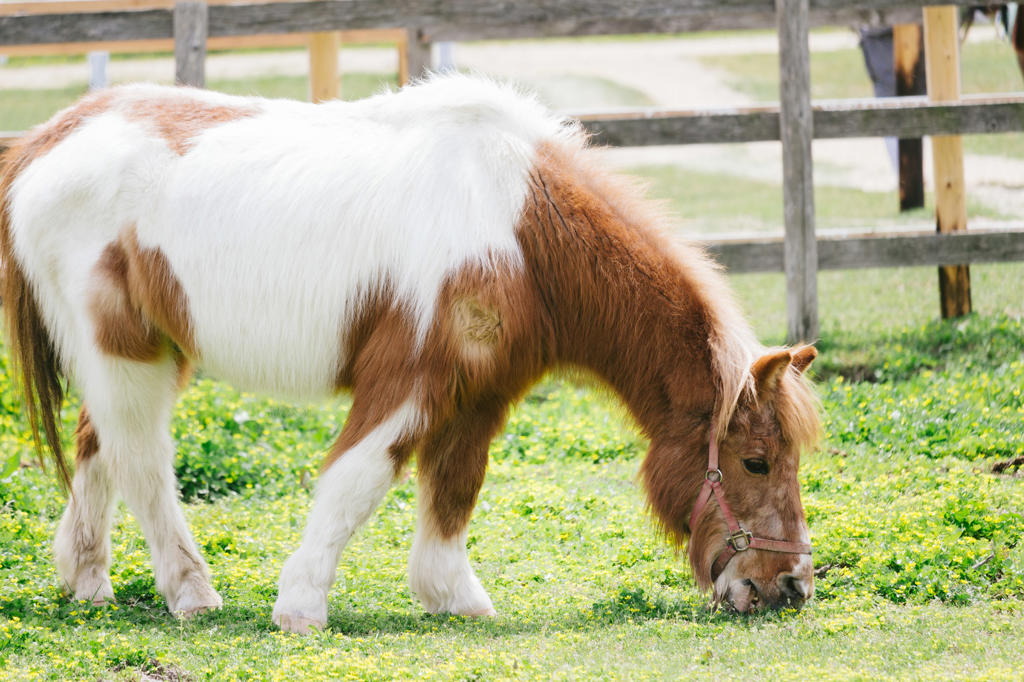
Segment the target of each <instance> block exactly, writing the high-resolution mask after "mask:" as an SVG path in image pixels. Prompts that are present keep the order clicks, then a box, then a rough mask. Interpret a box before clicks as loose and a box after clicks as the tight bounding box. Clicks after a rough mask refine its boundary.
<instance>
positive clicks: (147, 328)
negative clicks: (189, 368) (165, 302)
mask: <svg viewBox="0 0 1024 682" xmlns="http://www.w3.org/2000/svg"><path fill="white" fill-rule="evenodd" d="M129 267H130V262H129V260H128V254H127V253H126V252H125V249H124V246H123V245H122V244H121V242H119V241H118V242H113V243H111V244H108V245H107V248H106V249H104V250H103V254H102V255H101V256H100V259H99V261H98V262H97V263H96V266H95V268H94V269H93V285H92V286H93V290H92V295H91V297H90V301H89V312H90V313H91V315H92V318H93V322H94V324H95V326H96V345H97V346H99V349H100V350H101V351H103V352H104V353H106V354H107V355H115V356H117V357H122V358H126V359H128V360H136V361H138V362H153V361H154V360H156V359H157V358H159V357H160V355H161V354H162V353H163V351H164V350H165V341H164V338H165V337H164V335H163V334H161V333H160V330H159V329H157V328H156V327H155V326H153V324H152V323H151V322H150V321H149V320H148V319H147V318H145V317H144V316H143V315H142V311H141V310H140V309H139V307H138V305H136V304H134V303H133V302H132V299H131V287H130V286H129V283H128V272H129Z"/></svg>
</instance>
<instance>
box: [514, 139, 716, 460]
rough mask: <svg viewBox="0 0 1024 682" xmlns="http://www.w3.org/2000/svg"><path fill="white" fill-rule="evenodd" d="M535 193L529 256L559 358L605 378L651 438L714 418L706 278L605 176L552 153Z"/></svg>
mask: <svg viewBox="0 0 1024 682" xmlns="http://www.w3.org/2000/svg"><path fill="white" fill-rule="evenodd" d="M604 183H607V186H605V184H604ZM531 189H532V193H531V199H530V201H529V202H528V206H527V210H526V212H525V214H524V221H527V222H528V223H529V224H528V225H526V226H525V227H526V230H524V232H527V233H529V234H528V235H527V236H524V239H523V241H524V251H525V252H526V256H527V259H528V262H529V266H530V268H531V269H532V270H533V271H534V278H535V282H536V284H537V288H538V290H539V291H540V294H541V297H542V299H543V300H542V303H543V308H544V309H545V310H546V313H547V317H548V320H549V325H550V330H551V331H550V333H551V336H552V339H551V342H552V355H553V359H554V360H555V361H556V362H559V363H565V364H570V365H574V366H579V367H583V368H585V369H587V370H590V371H592V372H593V373H595V374H597V375H598V376H599V377H601V378H602V379H604V380H605V381H606V382H607V383H608V384H610V385H611V387H612V388H614V390H615V391H616V392H617V393H618V394H619V395H620V396H621V397H622V399H623V400H624V401H625V403H626V405H627V406H628V407H629V409H630V411H631V412H632V414H633V416H634V418H635V419H636V420H637V422H638V424H639V425H640V426H641V428H642V429H643V430H644V431H645V432H646V433H647V435H648V437H650V438H651V439H652V440H655V439H657V440H661V439H674V435H676V434H677V432H678V435H682V432H684V431H689V430H690V429H692V428H693V421H694V419H701V418H705V417H707V416H709V415H710V414H712V413H713V412H714V408H715V402H716V395H717V385H718V382H717V381H716V380H715V376H714V367H713V362H712V354H713V351H712V348H711V346H710V343H709V337H711V336H712V333H713V330H712V326H713V325H714V324H715V322H714V320H715V318H714V316H713V315H711V314H710V311H709V310H708V304H707V303H706V293H705V292H703V291H701V290H700V289H699V287H700V282H699V279H698V278H695V277H694V276H693V273H688V272H686V271H685V269H684V266H683V265H682V264H681V263H680V261H678V260H677V259H675V258H674V257H673V256H672V255H671V254H670V253H669V249H668V247H667V245H666V244H665V243H663V241H662V240H661V239H660V238H659V237H658V236H656V234H655V233H654V232H653V231H652V230H651V229H648V228H647V227H645V226H643V225H637V224H636V223H635V222H631V221H632V220H633V219H632V216H625V215H623V209H624V205H623V202H622V201H619V200H617V199H616V198H615V195H614V185H613V183H610V182H607V180H605V179H603V178H602V177H601V176H599V175H598V176H592V175H590V174H587V173H586V172H585V171H582V172H581V171H580V170H579V169H578V168H577V167H576V166H575V165H574V164H572V163H567V162H566V160H565V159H564V157H563V158H560V157H559V156H558V155H552V156H548V157H546V158H543V159H542V161H541V162H540V163H538V166H537V169H536V172H535V173H534V175H533V177H532V188H531ZM609 193H611V194H609ZM694 258H695V259H697V260H698V261H700V264H701V265H702V266H704V267H706V263H704V261H703V260H702V259H701V257H700V256H697V255H694Z"/></svg>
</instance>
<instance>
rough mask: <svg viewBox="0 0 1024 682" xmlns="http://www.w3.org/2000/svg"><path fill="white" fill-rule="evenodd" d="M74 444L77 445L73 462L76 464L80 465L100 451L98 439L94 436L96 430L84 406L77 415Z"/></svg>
mask: <svg viewBox="0 0 1024 682" xmlns="http://www.w3.org/2000/svg"><path fill="white" fill-rule="evenodd" d="M75 443H76V444H77V450H76V452H75V461H76V462H78V463H82V462H84V461H85V460H87V459H90V458H91V457H92V456H93V455H95V454H96V453H97V452H99V451H100V438H99V436H98V435H96V429H95V428H94V427H93V425H92V420H91V419H90V418H89V410H88V408H87V407H85V406H84V405H83V406H82V409H81V411H80V412H79V413H78V426H77V427H76V428H75Z"/></svg>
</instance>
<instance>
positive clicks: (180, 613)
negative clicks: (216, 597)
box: [174, 603, 223, 620]
mask: <svg viewBox="0 0 1024 682" xmlns="http://www.w3.org/2000/svg"><path fill="white" fill-rule="evenodd" d="M221 606H223V604H221V603H217V604H207V605H203V606H193V607H192V608H188V609H178V610H177V611H175V612H174V615H175V616H177V617H178V618H180V619H182V620H188V619H189V618H193V617H194V616H198V615H199V614H201V613H207V612H209V611H216V610H217V609H219V608H220V607H221Z"/></svg>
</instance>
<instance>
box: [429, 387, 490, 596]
mask: <svg viewBox="0 0 1024 682" xmlns="http://www.w3.org/2000/svg"><path fill="white" fill-rule="evenodd" d="M505 411H506V405H505V403H504V402H503V401H501V400H494V401H493V402H488V403H481V404H479V405H477V407H476V408H475V409H464V410H462V411H461V412H460V413H459V414H457V415H456V416H454V417H453V418H452V419H450V420H449V421H447V422H446V423H444V424H442V425H440V426H439V427H438V428H435V429H434V430H433V431H432V432H431V433H430V434H429V435H428V437H427V438H426V439H425V441H424V443H423V447H422V449H421V451H420V453H419V454H418V456H417V463H418V474H417V475H418V477H419V496H418V499H417V506H418V511H419V517H418V519H417V523H416V537H415V539H414V540H413V545H412V551H411V552H410V554H409V587H410V588H411V589H412V591H413V593H415V594H416V596H417V597H419V599H420V602H422V604H423V607H424V608H425V609H426V610H427V611H429V612H430V613H452V614H457V615H462V616H493V615H494V607H493V606H492V604H491V598H490V597H489V596H487V592H486V591H485V590H484V588H483V586H481V584H480V581H479V580H478V579H477V577H476V574H475V573H474V572H473V568H472V567H471V566H470V564H469V557H468V556H467V554H466V538H467V528H468V526H469V518H470V515H471V514H472V513H473V507H474V506H475V505H476V498H477V494H478V493H479V492H480V486H482V485H483V481H484V475H485V473H486V470H487V448H488V445H489V444H490V442H491V439H492V438H493V437H494V434H495V433H496V432H497V431H498V429H499V428H501V425H502V423H503V422H504V418H505Z"/></svg>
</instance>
